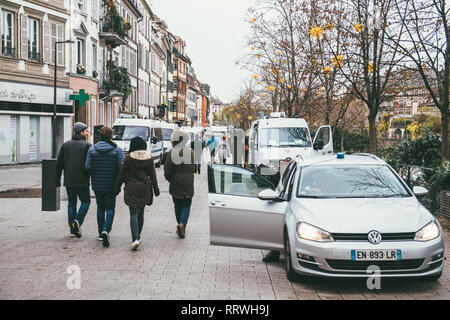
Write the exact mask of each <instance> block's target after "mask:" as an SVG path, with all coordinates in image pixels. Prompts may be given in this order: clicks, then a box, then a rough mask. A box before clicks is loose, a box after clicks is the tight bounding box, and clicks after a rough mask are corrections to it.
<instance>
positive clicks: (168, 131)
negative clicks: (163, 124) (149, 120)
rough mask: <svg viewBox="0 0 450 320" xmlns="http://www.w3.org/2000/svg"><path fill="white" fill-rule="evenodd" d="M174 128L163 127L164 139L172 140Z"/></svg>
mask: <svg viewBox="0 0 450 320" xmlns="http://www.w3.org/2000/svg"><path fill="white" fill-rule="evenodd" d="M172 133H173V129H168V128H162V135H163V140H164V141H170V139H171V138H172Z"/></svg>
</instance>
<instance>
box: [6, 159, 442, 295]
mask: <svg viewBox="0 0 450 320" xmlns="http://www.w3.org/2000/svg"><path fill="white" fill-rule="evenodd" d="M7 170H8V169H2V170H0V181H3V180H4V179H6V177H7V175H6V174H5V173H4V172H5V171H7ZM28 170H30V169H27V170H25V171H24V172H26V174H25V175H22V176H21V175H20V174H17V183H18V184H20V179H24V180H26V179H27V177H26V176H27V175H28V174H29V172H28ZM31 170H32V171H33V170H34V173H35V174H36V172H39V171H40V167H39V166H34V167H33V168H32V169H31ZM157 174H158V182H159V185H160V189H161V192H162V193H161V196H160V197H158V198H155V201H154V204H153V206H152V207H147V208H146V215H145V224H144V230H143V238H142V246H141V248H140V250H139V251H137V252H131V251H130V245H131V234H130V226H129V224H130V222H129V211H128V207H126V206H125V204H124V202H123V192H122V193H121V194H120V195H119V197H118V201H117V207H116V215H115V220H114V225H113V230H112V232H111V247H110V248H108V249H105V248H103V246H102V243H101V242H100V241H98V240H97V231H96V230H97V221H96V205H95V200H94V199H92V202H91V207H90V209H89V213H88V215H87V217H86V220H85V223H84V225H83V227H82V230H83V237H82V238H81V239H76V238H70V237H69V230H68V226H67V213H66V208H67V202H66V201H62V202H61V210H60V211H59V212H56V213H54V212H41V211H40V207H41V199H0V247H1V250H0V299H152V300H167V299H177V300H178V299H191V300H192V299H205V300H206V299H218V300H228V299H232V300H243V299H252V300H259V299H262V300H274V299H275V300H287V299H289V300H291V299H292V300H295V299H301V300H303V299H307V300H312V299H314V300H318V299H321V300H322V299H323V300H326V299H333V300H335V299H344V300H355V299H356V300H360V299H362V300H365V299H369V300H372V299H383V300H384V299H387V300H394V299H450V273H449V270H448V265H447V264H446V265H445V269H444V273H443V275H442V277H441V279H440V280H439V281H437V282H434V283H433V282H426V281H421V280H411V279H398V280H381V290H369V289H368V288H367V286H366V280H365V279H363V280H342V279H341V280H330V279H307V280H302V281H300V282H295V283H291V282H289V281H288V280H287V279H286V275H285V271H284V267H283V261H282V260H281V261H280V262H279V263H264V262H262V258H263V256H264V254H265V253H266V252H265V251H261V250H251V249H239V248H227V247H216V246H210V245H209V216H208V202H207V190H208V187H207V179H206V167H205V166H203V167H202V175H201V176H198V175H197V176H196V178H195V179H196V180H195V192H196V194H195V197H194V201H193V208H192V211H191V216H190V220H189V224H188V226H187V236H186V239H185V240H180V239H178V237H177V235H176V234H175V231H176V222H175V217H174V213H173V203H172V200H171V197H170V195H169V193H168V183H167V182H166V181H165V179H164V177H163V168H159V169H157ZM61 192H65V190H64V189H62V190H61ZM444 229H445V237H446V245H447V247H448V245H449V240H448V239H449V232H448V229H447V228H444ZM446 255H447V256H448V253H446ZM78 268H79V269H78ZM73 270H80V271H81V277H80V279H79V280H80V281H79V285H80V287H79V289H76V288H73V287H74V286H72V284H73V282H71V279H72V275H73V272H74V271H73ZM75 284H76V282H75Z"/></svg>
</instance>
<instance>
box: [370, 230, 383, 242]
mask: <svg viewBox="0 0 450 320" xmlns="http://www.w3.org/2000/svg"><path fill="white" fill-rule="evenodd" d="M367 238H368V240H369V242H370V243H371V244H379V243H380V242H381V240H382V238H381V234H380V233H379V232H378V231H370V232H369V234H368V236H367Z"/></svg>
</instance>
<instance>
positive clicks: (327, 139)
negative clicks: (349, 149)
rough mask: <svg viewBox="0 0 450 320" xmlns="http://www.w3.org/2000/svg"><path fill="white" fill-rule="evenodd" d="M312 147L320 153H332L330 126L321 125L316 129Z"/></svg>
mask: <svg viewBox="0 0 450 320" xmlns="http://www.w3.org/2000/svg"><path fill="white" fill-rule="evenodd" d="M313 148H314V150H315V151H316V152H317V153H318V154H320V155H327V154H333V133H332V131H331V126H322V127H320V128H319V130H317V132H316V137H315V138H314V143H313Z"/></svg>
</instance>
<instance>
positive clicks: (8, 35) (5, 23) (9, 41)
mask: <svg viewBox="0 0 450 320" xmlns="http://www.w3.org/2000/svg"><path fill="white" fill-rule="evenodd" d="M1 22H2V54H3V55H5V56H11V57H14V56H15V52H14V14H13V13H11V12H8V11H2V20H1Z"/></svg>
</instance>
